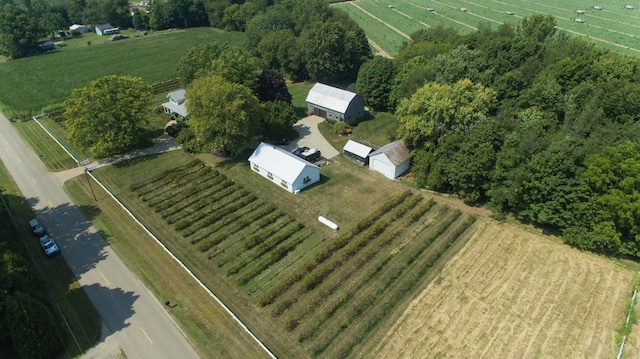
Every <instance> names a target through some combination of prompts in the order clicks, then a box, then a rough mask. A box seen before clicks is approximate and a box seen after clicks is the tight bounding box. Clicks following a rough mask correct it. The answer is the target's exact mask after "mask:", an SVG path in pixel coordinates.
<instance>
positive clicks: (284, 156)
mask: <svg viewBox="0 0 640 359" xmlns="http://www.w3.org/2000/svg"><path fill="white" fill-rule="evenodd" d="M249 162H251V163H254V164H256V165H258V166H260V167H261V168H263V169H265V170H266V171H268V172H270V173H273V175H274V176H277V177H279V178H281V179H283V180H285V181H287V182H288V183H293V182H294V181H295V180H296V178H298V176H299V175H300V173H302V170H304V169H305V167H307V166H312V167H317V168H320V167H318V166H316V165H314V164H312V163H311V162H307V161H305V160H303V159H302V158H300V157H298V156H296V155H294V154H292V153H289V152H287V151H285V150H283V149H282V148H280V147H278V146H276V145H271V144H267V143H264V142H261V143H260V145H258V148H256V150H255V151H253V153H252V154H251V157H249Z"/></svg>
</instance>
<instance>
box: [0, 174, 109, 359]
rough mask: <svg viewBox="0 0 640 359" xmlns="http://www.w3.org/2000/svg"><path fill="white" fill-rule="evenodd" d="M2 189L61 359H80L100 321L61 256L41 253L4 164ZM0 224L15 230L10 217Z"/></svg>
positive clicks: (94, 337) (28, 212)
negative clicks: (48, 311)
mask: <svg viewBox="0 0 640 359" xmlns="http://www.w3.org/2000/svg"><path fill="white" fill-rule="evenodd" d="M0 187H2V188H4V189H5V192H4V194H3V197H4V199H5V201H7V205H8V207H9V208H10V209H11V214H12V215H13V218H15V220H16V222H17V224H18V227H17V228H16V238H15V239H16V241H15V242H14V243H13V244H14V245H16V246H23V248H21V249H23V250H24V251H23V252H25V253H27V254H28V257H27V258H26V259H27V260H28V261H29V263H30V265H33V266H34V268H35V270H36V272H37V273H38V274H39V275H40V276H41V278H42V280H43V283H44V286H43V287H42V292H43V293H44V294H45V296H46V297H47V298H48V299H49V301H50V305H49V307H50V308H51V309H52V311H53V313H52V314H53V315H52V320H55V321H56V323H55V327H56V328H58V334H59V336H60V337H61V340H62V341H63V343H64V347H65V351H64V352H63V353H61V354H60V355H59V356H58V358H76V357H79V356H80V355H81V354H82V353H83V352H84V351H86V350H87V349H89V348H91V347H92V346H93V345H94V344H95V343H96V341H97V340H98V339H99V338H100V330H101V327H100V324H101V318H100V316H99V314H98V313H97V311H96V310H95V309H94V307H93V305H92V304H91V302H90V301H89V298H88V297H87V296H86V294H85V292H84V291H83V290H82V287H81V285H80V284H79V283H78V282H77V281H76V278H75V276H74V275H73V273H72V272H71V270H70V269H69V267H67V264H66V263H65V261H64V259H63V258H62V256H60V255H57V256H54V257H52V258H48V257H46V256H45V255H44V253H43V252H42V248H40V245H39V243H38V239H37V238H36V237H35V236H34V235H33V234H32V233H31V231H30V230H29V225H28V222H29V220H30V219H31V218H33V217H34V215H33V212H32V211H31V208H30V206H29V204H28V203H27V201H26V199H25V198H24V197H23V196H22V194H21V193H20V191H19V190H18V188H17V186H16V184H15V183H14V181H13V179H12V178H11V176H10V175H9V174H8V173H7V170H6V169H5V168H4V165H3V164H2V163H0ZM0 220H1V221H2V222H3V223H6V224H7V225H8V226H12V224H11V223H12V219H11V218H10V217H9V216H7V215H5V216H2V218H0Z"/></svg>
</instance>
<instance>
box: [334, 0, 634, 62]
mask: <svg viewBox="0 0 640 359" xmlns="http://www.w3.org/2000/svg"><path fill="white" fill-rule="evenodd" d="M597 4H598V5H600V6H602V7H603V9H602V10H595V9H593V8H591V7H590V6H589V5H591V4H585V3H584V2H582V1H577V0H572V1H563V2H561V3H559V2H557V1H552V0H538V1H518V0H505V1H477V0H476V1H469V0H451V1H446V2H444V1H436V0H389V1H380V0H360V1H358V2H355V3H354V2H344V3H339V4H334V5H333V6H336V7H338V8H340V9H343V10H344V11H346V12H347V13H348V14H349V15H350V16H351V17H352V18H353V19H354V20H355V21H356V22H357V23H358V24H359V25H360V26H361V27H362V28H363V29H364V30H365V32H366V33H367V36H369V38H370V39H371V40H372V41H374V42H375V43H377V44H378V45H379V46H380V47H382V48H383V49H384V50H386V51H387V52H388V53H390V54H392V55H393V54H396V53H397V52H398V50H399V49H400V47H401V45H402V41H406V39H404V38H403V36H404V35H411V33H412V32H413V31H415V30H417V29H426V28H428V27H430V26H435V25H438V24H442V25H445V26H447V27H453V28H455V29H457V30H458V31H459V32H460V33H468V32H471V31H474V30H475V29H476V28H477V27H478V24H480V23H488V24H490V25H491V26H492V27H493V28H497V27H498V26H499V25H501V24H503V23H509V24H513V25H519V24H520V22H521V20H522V18H523V17H529V16H532V15H536V14H543V15H546V14H549V15H553V16H554V17H555V18H556V21H557V23H558V29H559V30H564V31H567V32H569V33H570V34H572V35H575V36H581V37H585V38H588V39H590V40H592V41H594V42H595V43H596V44H597V45H598V46H603V47H606V48H609V49H612V50H614V51H617V52H621V53H625V54H630V55H636V56H637V55H640V45H639V44H640V41H639V40H640V21H639V20H640V12H639V10H628V9H625V8H624V7H623V6H621V5H622V3H620V2H618V1H612V0H606V1H599V2H598V3H597ZM389 5H391V6H393V8H389ZM427 8H432V9H434V11H433V12H429V11H427ZM461 8H465V9H466V11H461V10H460V9H461ZM575 10H584V12H585V13H584V14H578V13H576V12H575ZM506 11H511V12H513V13H514V15H508V14H506ZM574 18H581V19H583V20H584V21H585V23H582V24H581V23H577V22H575V21H574V20H573V19H574ZM399 32H400V33H399ZM403 39H404V40H403Z"/></svg>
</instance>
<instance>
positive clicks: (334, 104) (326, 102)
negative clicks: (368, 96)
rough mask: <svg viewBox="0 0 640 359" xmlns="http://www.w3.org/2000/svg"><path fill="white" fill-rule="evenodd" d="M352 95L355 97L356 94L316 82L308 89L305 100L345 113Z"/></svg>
mask: <svg viewBox="0 0 640 359" xmlns="http://www.w3.org/2000/svg"><path fill="white" fill-rule="evenodd" d="M354 97H356V94H355V93H353V92H349V91H345V90H341V89H339V88H336V87H332V86H328V85H325V84H321V83H319V82H318V83H317V84H315V85H313V87H312V88H311V90H309V94H308V95H307V100H306V101H307V102H308V103H311V104H314V105H318V106H321V107H324V108H327V109H329V110H333V111H337V112H340V113H345V112H346V111H347V108H348V107H349V103H351V100H353V98H354Z"/></svg>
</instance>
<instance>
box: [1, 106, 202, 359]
mask: <svg viewBox="0 0 640 359" xmlns="http://www.w3.org/2000/svg"><path fill="white" fill-rule="evenodd" d="M0 140H1V141H2V144H0V159H1V160H2V162H3V163H4V165H5V166H6V167H7V170H8V171H9V173H11V175H12V176H13V179H14V181H15V182H16V183H17V184H18V187H19V188H20V191H22V194H23V195H24V196H25V197H26V198H27V200H28V202H29V204H30V205H31V207H32V208H33V209H34V211H35V212H36V214H37V215H38V217H39V218H40V219H41V220H42V222H43V223H44V225H45V227H46V228H47V230H48V231H49V233H50V234H51V235H52V236H53V237H54V238H55V239H56V242H57V243H58V246H59V247H60V251H61V254H62V256H63V257H64V259H65V261H66V262H67V264H68V265H69V267H70V268H71V270H72V271H73V273H74V274H75V275H76V277H77V278H78V280H79V282H80V284H81V285H82V287H83V289H84V290H85V292H86V293H87V295H88V296H89V299H91V301H92V302H93V305H94V306H95V307H96V309H97V310H98V312H99V313H100V315H101V316H102V320H103V322H104V326H103V327H105V326H106V328H107V329H108V331H109V333H108V335H107V337H106V341H108V342H111V343H113V342H114V340H113V339H115V344H116V345H117V346H119V347H120V348H121V349H122V350H123V351H124V353H125V355H126V357H128V358H172V359H173V358H181V359H183V358H198V354H197V353H196V352H195V350H194V349H193V347H192V346H191V345H190V344H189V342H188V341H187V340H186V338H185V337H184V335H183V333H182V332H181V331H180V330H179V329H178V328H177V326H176V325H175V323H174V322H173V321H172V319H171V317H170V316H169V315H168V313H167V312H166V309H165V307H164V305H163V304H162V303H160V302H159V301H158V300H157V299H156V298H154V297H153V296H152V295H151V294H150V292H149V291H148V290H147V289H146V288H145V287H144V286H143V285H142V284H141V283H140V282H139V281H138V279H137V278H136V277H135V276H134V275H133V274H132V273H131V272H130V271H129V270H128V269H127V267H126V266H125V265H124V264H123V263H122V261H121V260H120V258H119V257H118V256H117V255H116V254H115V253H114V252H113V251H112V250H111V248H109V246H108V245H107V243H106V242H105V241H104V239H103V238H102V237H101V236H100V235H99V234H98V233H96V230H95V229H94V228H93V227H92V226H91V224H90V223H89V222H88V221H87V219H86V218H85V217H84V215H83V214H82V213H81V212H80V211H79V210H78V208H77V207H76V206H75V205H74V204H73V203H72V202H71V200H70V199H69V197H68V196H67V195H66V193H64V191H63V190H62V186H61V182H60V180H59V179H58V177H56V175H54V174H53V173H50V172H48V171H47V170H46V169H45V167H44V166H43V165H42V163H41V162H40V160H39V158H38V157H37V156H36V155H35V154H34V153H33V152H31V150H30V148H28V147H27V146H26V145H25V144H24V142H22V139H21V138H20V136H19V135H18V134H17V132H16V131H15V129H14V128H13V126H11V124H10V123H9V121H8V120H7V118H6V117H5V116H4V115H2V114H0ZM24 225H25V226H27V225H28V224H27V223H24ZM34 240H35V239H34ZM52 260H55V259H52ZM103 336H104V335H103ZM97 349H98V350H97V352H96V350H94V351H93V352H92V353H91V354H90V356H92V357H96V358H105V357H110V356H111V355H112V353H101V352H100V347H98V348H97ZM116 354H117V353H116Z"/></svg>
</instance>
